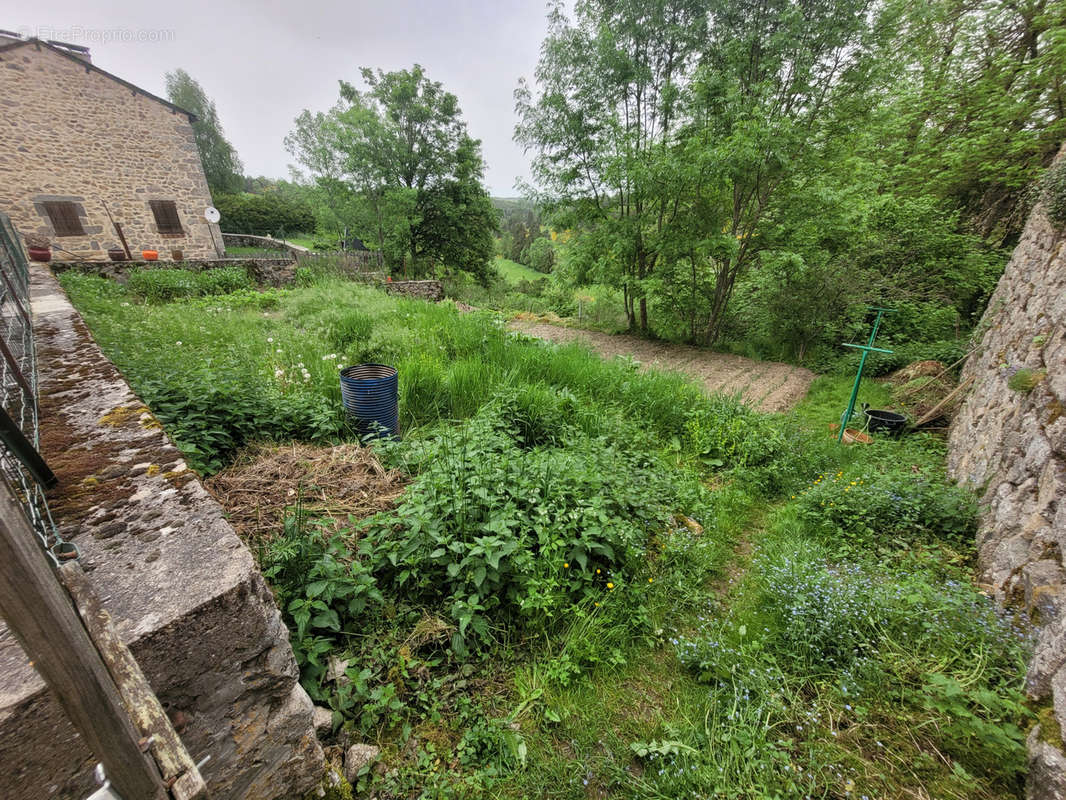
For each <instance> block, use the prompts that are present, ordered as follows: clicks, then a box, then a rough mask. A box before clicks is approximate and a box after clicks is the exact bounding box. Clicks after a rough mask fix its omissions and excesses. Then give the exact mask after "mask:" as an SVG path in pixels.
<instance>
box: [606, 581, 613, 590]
mask: <svg viewBox="0 0 1066 800" xmlns="http://www.w3.org/2000/svg"><path fill="white" fill-rule="evenodd" d="M607 588H608V589H613V588H614V584H613V583H611V582H610V581H608V582H607Z"/></svg>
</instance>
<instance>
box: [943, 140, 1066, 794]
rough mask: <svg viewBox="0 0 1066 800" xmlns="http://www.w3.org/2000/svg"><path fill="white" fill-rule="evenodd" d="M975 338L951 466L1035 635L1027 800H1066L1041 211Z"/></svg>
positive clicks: (1051, 242)
mask: <svg viewBox="0 0 1066 800" xmlns="http://www.w3.org/2000/svg"><path fill="white" fill-rule="evenodd" d="M1063 157H1066V148H1064V150H1063V152H1062V153H1060V155H1059V158H1060V159H1061V158H1063ZM978 330H979V331H982V330H983V331H984V333H983V336H982V338H981V342H980V347H979V350H978V351H977V352H976V353H975V354H974V355H973V356H971V357H970V359H969V360H968V361H967V363H966V366H965V367H964V369H963V373H962V379H963V380H966V379H968V378H972V379H973V380H974V384H973V387H972V389H971V390H970V392H969V395H968V396H967V397H966V399H965V401H964V402H963V404H962V407H961V409H960V411H959V413H958V415H957V416H956V418H955V421H954V423H953V424H952V427H951V434H950V449H949V456H948V465H949V469H950V471H951V473H952V475H953V476H954V477H955V478H956V479H957V480H958V481H960V482H962V483H965V484H967V485H969V486H971V487H973V488H974V489H976V490H977V491H979V492H981V493H982V517H981V525H980V529H979V532H978V539H977V544H978V551H979V552H978V558H979V561H978V568H979V571H980V575H979V580H980V581H981V582H982V583H983V584H985V587H986V588H987V589H988V590H989V591H990V592H991V593H993V594H994V596H995V597H996V598H997V599H999V600H1000V601H1001V602H1004V603H1010V604H1014V605H1016V606H1021V607H1023V608H1025V609H1026V610H1027V611H1028V612H1029V613H1030V614H1031V615H1032V617H1033V619H1034V621H1035V622H1036V623H1037V625H1038V626H1039V636H1038V640H1037V645H1036V654H1035V656H1034V658H1033V661H1032V663H1031V664H1030V666H1029V671H1028V675H1027V678H1026V683H1027V691H1028V693H1029V695H1030V697H1031V698H1032V699H1033V700H1034V701H1036V702H1037V703H1038V704H1041V705H1043V706H1044V707H1045V708H1046V709H1048V710H1049V712H1050V713H1045V714H1044V716H1043V722H1042V724H1041V725H1038V726H1037V727H1036V728H1034V730H1033V731H1032V733H1031V735H1030V737H1029V755H1030V781H1029V796H1030V797H1040V798H1045V797H1046V798H1053V797H1054V798H1064V797H1066V756H1064V755H1063V750H1064V749H1066V748H1064V746H1063V742H1062V732H1063V731H1066V614H1064V613H1063V611H1064V608H1066V590H1064V585H1066V570H1064V568H1063V551H1064V550H1066V232H1064V231H1063V230H1062V229H1061V228H1056V226H1054V225H1053V224H1052V223H1051V221H1050V220H1049V219H1048V218H1047V215H1046V214H1045V213H1044V210H1043V207H1042V206H1041V205H1037V207H1036V208H1035V209H1034V210H1033V212H1032V214H1031V215H1030V217H1029V220H1028V222H1027V224H1026V227H1025V231H1024V232H1023V235H1022V239H1021V241H1020V242H1019V244H1018V246H1017V248H1016V249H1015V251H1014V254H1013V256H1012V257H1011V260H1010V263H1009V264H1008V265H1007V268H1006V271H1005V272H1004V274H1003V277H1002V278H1001V279H1000V281H999V285H998V286H997V288H996V291H995V293H994V294H993V295H992V299H991V300H990V302H989V305H988V310H987V311H986V312H985V315H984V318H983V319H982V320H981V323H980V326H979V327H978ZM1052 729H1054V730H1052Z"/></svg>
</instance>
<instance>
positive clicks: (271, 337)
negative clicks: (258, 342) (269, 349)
mask: <svg viewBox="0 0 1066 800" xmlns="http://www.w3.org/2000/svg"><path fill="white" fill-rule="evenodd" d="M267 342H268V343H270V344H273V343H274V337H273V336H268V337H267Z"/></svg>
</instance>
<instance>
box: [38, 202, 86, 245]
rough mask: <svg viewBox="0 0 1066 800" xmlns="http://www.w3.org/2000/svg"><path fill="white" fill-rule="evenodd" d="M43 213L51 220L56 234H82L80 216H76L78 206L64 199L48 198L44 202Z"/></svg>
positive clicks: (83, 231) (83, 230) (83, 232)
mask: <svg viewBox="0 0 1066 800" xmlns="http://www.w3.org/2000/svg"><path fill="white" fill-rule="evenodd" d="M44 210H45V213H46V214H48V219H49V220H50V221H51V222H52V230H54V231H55V235H56V236H84V235H85V229H84V228H83V227H82V226H81V217H79V216H78V207H77V206H76V205H75V204H74V203H71V202H69V201H66V200H49V201H47V202H45V203H44Z"/></svg>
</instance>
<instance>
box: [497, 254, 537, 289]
mask: <svg viewBox="0 0 1066 800" xmlns="http://www.w3.org/2000/svg"><path fill="white" fill-rule="evenodd" d="M496 269H497V270H499V272H500V274H501V275H502V276H503V278H504V280H506V281H507V282H508V283H518V282H519V281H536V280H540V279H541V278H546V277H548V276H547V275H545V274H544V273H542V272H537V271H536V270H535V269H530V268H529V267H526V266H523V265H522V264H519V263H518V262H517V261H511V260H510V259H509V258H500V257H499V256H497V257H496Z"/></svg>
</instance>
